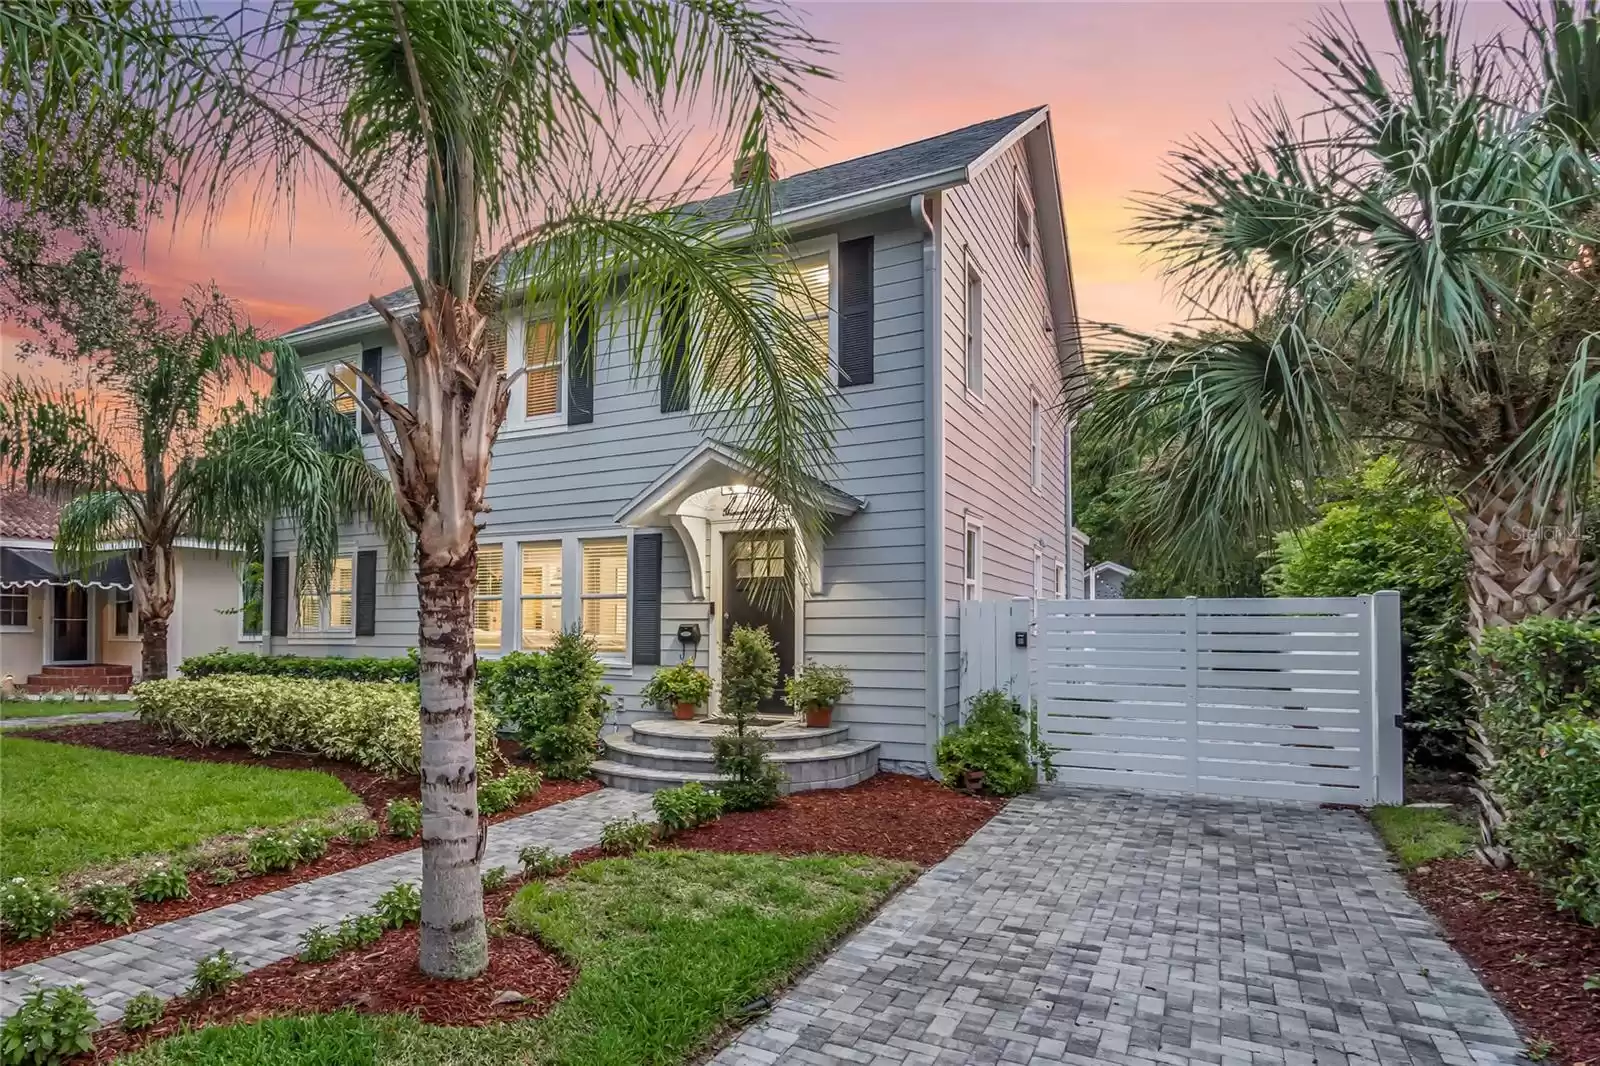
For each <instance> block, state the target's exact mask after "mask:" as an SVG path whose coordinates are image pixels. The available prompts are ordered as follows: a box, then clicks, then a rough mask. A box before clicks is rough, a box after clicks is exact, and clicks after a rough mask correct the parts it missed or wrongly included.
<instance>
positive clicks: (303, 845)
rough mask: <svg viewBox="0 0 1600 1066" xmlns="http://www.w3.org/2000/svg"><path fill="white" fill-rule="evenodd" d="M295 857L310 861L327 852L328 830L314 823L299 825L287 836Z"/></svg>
mask: <svg viewBox="0 0 1600 1066" xmlns="http://www.w3.org/2000/svg"><path fill="white" fill-rule="evenodd" d="M289 843H290V845H291V846H292V847H293V848H294V854H295V858H296V859H298V860H300V861H301V862H310V861H312V860H313V859H320V858H322V857H323V856H324V855H326V854H328V831H327V830H326V829H322V828H320V827H318V826H314V825H306V826H301V827H300V828H299V829H296V830H295V831H294V832H293V833H292V834H290V836H289Z"/></svg>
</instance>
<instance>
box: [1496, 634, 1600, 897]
mask: <svg viewBox="0 0 1600 1066" xmlns="http://www.w3.org/2000/svg"><path fill="white" fill-rule="evenodd" d="M1479 655H1480V660H1479V665H1478V672H1477V688H1478V695H1479V699H1480V708H1481V714H1482V722H1483V728H1484V732H1485V733H1486V734H1487V737H1488V740H1489V744H1490V746H1491V747H1492V749H1493V752H1494V755H1495V758H1496V759H1497V760H1498V762H1497V764H1496V766H1495V768H1494V771H1493V775H1492V777H1491V785H1492V787H1493V789H1494V791H1495V793H1496V794H1497V795H1498V796H1499V797H1500V801H1501V803H1502V804H1503V805H1504V807H1505V810H1506V815H1507V821H1506V824H1505V826H1504V827H1503V829H1502V835H1503V839H1504V842H1505V844H1506V846H1507V847H1508V848H1509V849H1510V851H1511V854H1512V856H1513V857H1514V858H1515V859H1516V860H1517V862H1518V863H1519V864H1520V865H1521V866H1523V867H1524V868H1525V869H1527V870H1528V871H1530V872H1531V873H1533V874H1534V875H1535V876H1537V877H1538V878H1539V879H1540V880H1541V881H1543V882H1544V884H1545V885H1546V886H1547V887H1549V888H1550V890H1551V891H1552V892H1553V893H1554V894H1555V897H1556V902H1557V903H1558V904H1560V905H1561V906H1562V907H1564V908H1567V909H1569V910H1572V911H1575V912H1576V913H1577V914H1578V916H1579V917H1580V918H1582V919H1583V920H1584V921H1586V922H1588V923H1590V924H1591V925H1600V705H1597V703H1596V700H1597V699H1600V626H1596V625H1593V624H1590V623H1588V622H1574V621H1562V620H1556V619H1549V618H1536V619H1531V620H1529V621H1526V622H1523V623H1522V624H1520V625H1518V626H1515V627H1513V628H1511V629H1495V630H1491V631H1489V632H1488V633H1485V634H1484V636H1483V639H1482V641H1481V642H1480V644H1479Z"/></svg>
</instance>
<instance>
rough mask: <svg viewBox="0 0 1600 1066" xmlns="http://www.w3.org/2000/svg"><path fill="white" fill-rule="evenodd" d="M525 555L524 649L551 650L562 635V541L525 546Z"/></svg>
mask: <svg viewBox="0 0 1600 1066" xmlns="http://www.w3.org/2000/svg"><path fill="white" fill-rule="evenodd" d="M521 552H522V585H521V591H520V595H521V613H522V647H523V650H525V651H534V650H537V649H540V648H548V647H550V645H551V644H553V643H555V639H556V637H557V636H558V635H559V634H560V633H561V542H560V541H558V540H553V541H546V542H543V543H539V544H524V545H522V548H521Z"/></svg>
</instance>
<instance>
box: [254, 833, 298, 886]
mask: <svg viewBox="0 0 1600 1066" xmlns="http://www.w3.org/2000/svg"><path fill="white" fill-rule="evenodd" d="M299 859H300V855H299V852H298V851H297V850H296V848H295V845H294V842H293V841H292V840H291V839H290V838H289V837H288V836H286V835H284V834H283V833H262V834H261V835H260V836H255V837H251V838H250V843H249V844H248V845H247V854H246V858H245V866H246V867H247V868H248V869H249V870H250V872H251V873H253V874H256V875H257V876H260V875H261V874H275V873H281V872H283V871H284V870H290V869H293V868H294V864H295V863H296V862H298V861H299Z"/></svg>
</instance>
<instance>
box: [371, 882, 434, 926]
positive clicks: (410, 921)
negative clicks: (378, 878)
mask: <svg viewBox="0 0 1600 1066" xmlns="http://www.w3.org/2000/svg"><path fill="white" fill-rule="evenodd" d="M372 913H373V914H374V915H376V916H377V918H378V920H379V921H380V922H382V923H383V927H384V928H385V929H404V928H405V927H406V926H408V925H416V924H417V923H418V922H420V921H422V893H421V892H418V891H417V886H416V885H414V884H412V883H411V882H410V881H401V882H400V883H398V884H396V885H395V886H394V887H393V888H391V889H389V891H387V892H385V893H384V894H383V895H381V896H379V897H378V902H377V903H375V904H374V905H373V907H372Z"/></svg>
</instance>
